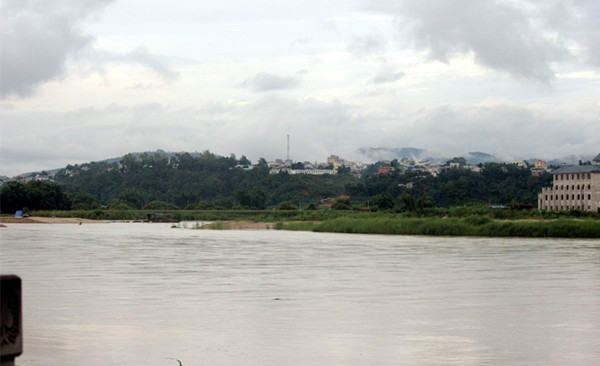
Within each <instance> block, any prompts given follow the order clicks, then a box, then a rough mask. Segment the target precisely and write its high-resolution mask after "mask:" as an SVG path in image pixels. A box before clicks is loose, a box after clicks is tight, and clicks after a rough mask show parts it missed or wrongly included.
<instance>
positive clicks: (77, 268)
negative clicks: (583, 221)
mask: <svg viewBox="0 0 600 366" xmlns="http://www.w3.org/2000/svg"><path fill="white" fill-rule="evenodd" d="M0 235H1V236H0V239H1V247H0V254H1V257H0V258H1V259H0V271H1V272H2V273H13V274H17V275H19V276H20V277H21V278H22V280H23V306H24V309H23V312H24V320H23V322H24V353H23V355H22V356H21V357H19V358H17V362H16V364H17V365H20V366H25V365H27V366H37V365H40V366H41V365H43V366H47V365H61V366H69V365H77V366H81V365H88V366H94V365H144V366H146V365H156V366H159V365H166V366H168V365H172V366H177V365H178V363H177V361H176V360H175V359H179V360H181V361H182V363H183V365H184V366H196V365H198V366H199V365H208V366H212V365H231V366H233V365H244V366H248V365H261V366H265V365H292V366H293V365H311V366H313V365H378V366H381V365H511V366H514V365H600V241H598V240H556V239H554V240H546V239H545V240H539V239H489V238H448V237H413V236H367V235H343V234H318V233H306V232H284V231H274V230H265V231H211V230H191V229H183V228H178V229H172V228H170V226H169V225H168V224H141V223H138V224H132V223H123V224H121V223H111V224H83V225H71V224H55V225H50V224H39V225H38V224H19V225H9V226H8V227H6V228H2V229H0Z"/></svg>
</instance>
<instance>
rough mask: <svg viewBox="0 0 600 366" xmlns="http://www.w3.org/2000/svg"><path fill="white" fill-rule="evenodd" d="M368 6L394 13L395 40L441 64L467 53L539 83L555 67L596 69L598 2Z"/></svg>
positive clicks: (379, 1)
mask: <svg viewBox="0 0 600 366" xmlns="http://www.w3.org/2000/svg"><path fill="white" fill-rule="evenodd" d="M368 4H369V5H368V8H370V9H371V10H375V11H378V12H386V13H392V14H396V19H395V24H396V27H397V29H398V31H399V35H400V38H401V39H403V40H404V42H406V43H408V44H412V45H414V46H415V47H417V48H419V49H424V50H427V51H428V53H429V56H430V57H431V58H432V59H436V60H441V61H444V62H446V61H448V60H449V59H450V58H452V57H453V56H454V55H456V54H472V55H473V56H474V58H475V60H476V62H478V63H479V64H481V65H482V66H485V67H487V68H489V69H493V70H499V71H503V72H506V73H508V74H510V75H512V76H513V77H515V78H524V79H532V80H541V81H548V80H550V79H552V78H553V77H554V74H555V70H554V68H553V67H554V66H555V63H563V62H585V63H588V64H590V65H593V66H594V67H597V66H600V51H599V50H600V23H599V22H598V19H599V17H600V3H598V1H595V0H572V1H560V2H558V1H548V2H537V1H522V2H520V3H517V2H514V1H509V0H497V1H480V0H456V1H445V0H421V1H411V0H402V1H400V2H399V3H394V5H392V4H390V2H388V1H383V0H371V1H369V2H368ZM574 45H577V46H576V47H573V46H574ZM574 49H579V51H573V50H574Z"/></svg>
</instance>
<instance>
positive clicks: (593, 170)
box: [552, 165, 600, 174]
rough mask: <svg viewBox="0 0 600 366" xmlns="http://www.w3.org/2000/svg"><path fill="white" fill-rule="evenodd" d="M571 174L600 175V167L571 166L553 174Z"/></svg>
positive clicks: (557, 170)
mask: <svg viewBox="0 0 600 366" xmlns="http://www.w3.org/2000/svg"><path fill="white" fill-rule="evenodd" d="M570 173H600V165H569V166H565V167H562V168H560V169H556V170H554V171H553V172H552V174H570Z"/></svg>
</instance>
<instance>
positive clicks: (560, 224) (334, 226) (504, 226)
mask: <svg viewBox="0 0 600 366" xmlns="http://www.w3.org/2000/svg"><path fill="white" fill-rule="evenodd" d="M298 225H299V226H298ZM277 227H278V228H280V229H284V230H286V229H287V230H312V231H315V232H330V233H352V234H386V235H426V236H480V237H523V238H600V221H598V220H592V219H564V218H561V219H553V220H531V219H529V220H495V219H490V218H489V217H486V216H469V217H464V218H457V217H427V218H365V219H356V218H350V217H341V218H336V219H333V220H326V221H323V222H320V223H313V224H312V225H307V224H306V223H300V224H296V223H287V224H281V225H278V226H277Z"/></svg>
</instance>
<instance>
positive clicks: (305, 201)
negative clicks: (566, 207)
mask: <svg viewBox="0 0 600 366" xmlns="http://www.w3.org/2000/svg"><path fill="white" fill-rule="evenodd" d="M379 165H381V164H373V165H372V166H371V167H368V168H367V169H366V170H365V172H366V174H364V175H363V176H362V177H360V178H357V177H354V176H352V175H350V174H349V173H348V172H347V170H346V169H343V168H342V169H339V170H338V172H339V174H326V175H301V174H298V175H291V174H289V173H286V172H282V173H278V174H270V173H269V167H268V166H267V163H266V161H265V160H264V159H260V161H259V162H258V163H257V164H255V165H251V162H250V161H248V159H246V157H244V156H242V157H241V158H240V159H237V158H236V157H235V156H233V155H232V156H230V157H223V156H218V155H215V154H212V153H210V152H209V151H205V152H203V153H200V154H194V155H191V154H189V153H177V154H165V153H164V152H156V153H143V154H135V155H134V154H128V155H125V156H124V157H123V158H122V159H121V160H120V161H119V162H115V161H105V162H92V163H87V164H81V165H69V166H67V167H66V168H64V169H61V170H60V171H59V172H58V173H57V174H56V175H55V177H54V179H55V183H45V182H29V183H26V184H22V183H17V182H10V183H8V184H5V185H4V186H3V187H2V191H1V196H0V198H1V201H2V202H1V203H2V211H3V212H5V213H14V211H15V209H21V208H23V207H27V208H28V209H30V210H35V209H68V208H73V209H94V208H99V207H108V208H115V209H119V208H123V209H124V208H146V209H168V208H171V209H178V208H181V209H220V208H225V209H230V208H240V209H243V208H251V209H267V208H279V209H286V208H287V209H291V208H307V207H310V208H319V207H322V206H326V207H332V208H337V209H358V208H360V207H363V206H369V207H371V208H372V209H394V210H406V209H414V208H415V207H417V206H418V207H421V208H422V207H432V206H444V207H448V206H454V205H463V204H467V203H472V202H477V203H490V204H510V203H525V204H535V203H536V201H537V194H538V192H539V191H540V190H541V187H542V186H547V185H549V184H550V182H551V176H550V174H548V173H545V174H543V175H541V176H533V175H532V174H531V171H530V170H529V169H528V168H525V167H519V166H517V165H514V164H499V163H487V164H484V165H481V171H480V172H474V171H472V170H469V169H464V168H449V169H444V170H441V171H440V172H439V174H438V175H437V176H433V175H431V174H429V173H427V172H423V171H415V170H410V169H409V170H402V169H397V170H392V171H391V172H389V173H386V174H378V173H377V167H378V166H379Z"/></svg>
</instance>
